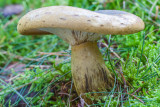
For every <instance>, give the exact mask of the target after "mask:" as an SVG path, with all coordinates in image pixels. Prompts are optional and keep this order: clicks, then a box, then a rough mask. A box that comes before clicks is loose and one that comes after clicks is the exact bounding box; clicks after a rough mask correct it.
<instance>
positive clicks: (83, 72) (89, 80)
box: [71, 42, 114, 98]
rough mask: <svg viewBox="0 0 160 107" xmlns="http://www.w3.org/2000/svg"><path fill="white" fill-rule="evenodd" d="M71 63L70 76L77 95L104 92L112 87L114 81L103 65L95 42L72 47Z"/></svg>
mask: <svg viewBox="0 0 160 107" xmlns="http://www.w3.org/2000/svg"><path fill="white" fill-rule="evenodd" d="M71 63H72V76H73V80H74V85H75V88H76V91H77V93H78V95H80V94H82V93H87V92H96V91H106V90H110V89H111V88H112V87H113V84H114V79H113V77H112V75H111V73H110V71H109V70H108V69H107V67H106V65H105V62H104V60H103V58H102V55H101V53H100V51H99V49H98V46H97V42H85V43H82V44H80V45H74V46H72V62H71ZM82 97H83V96H82ZM83 98H84V97H83Z"/></svg>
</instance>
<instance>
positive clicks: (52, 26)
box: [17, 6, 144, 102]
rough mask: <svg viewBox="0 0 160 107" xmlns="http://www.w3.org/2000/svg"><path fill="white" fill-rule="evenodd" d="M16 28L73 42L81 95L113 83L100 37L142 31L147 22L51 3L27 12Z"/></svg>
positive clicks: (122, 14) (116, 13) (75, 75)
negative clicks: (99, 47)
mask: <svg viewBox="0 0 160 107" xmlns="http://www.w3.org/2000/svg"><path fill="white" fill-rule="evenodd" d="M17 29H18V32H20V33H21V34H23V35H40V34H41V35H42V34H43V35H44V34H55V35H57V36H59V37H60V38H62V39H63V40H64V41H66V42H67V43H69V44H70V45H72V49H71V50H72V55H71V59H72V60H71V63H72V67H71V70H72V77H73V80H74V85H75V87H76V91H77V93H78V95H81V94H83V93H87V92H93V91H106V90H110V88H112V87H113V84H114V79H113V77H112V75H111V73H110V72H109V70H108V69H107V67H106V65H105V63H104V60H103V57H102V55H101V53H100V51H99V49H98V47H97V40H99V39H100V37H101V36H104V35H106V34H112V35H117V34H121V35H125V34H132V33H136V32H139V31H141V30H143V29H144V23H143V21H142V20H141V19H140V18H139V17H137V16H135V15H133V14H130V13H127V12H122V11H116V10H103V11H98V12H97V13H96V12H92V11H89V10H85V9H80V8H76V7H70V6H51V7H44V8H40V9H36V10H33V11H31V12H29V13H27V14H26V15H25V16H23V17H22V18H21V19H20V21H19V23H18V26H17ZM93 97H95V95H94V96H93ZM83 98H85V99H86V97H83ZM87 102H89V101H87Z"/></svg>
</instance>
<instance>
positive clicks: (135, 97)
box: [127, 93, 145, 104]
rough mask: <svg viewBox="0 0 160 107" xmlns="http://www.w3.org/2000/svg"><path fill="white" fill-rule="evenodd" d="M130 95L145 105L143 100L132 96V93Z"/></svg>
mask: <svg viewBox="0 0 160 107" xmlns="http://www.w3.org/2000/svg"><path fill="white" fill-rule="evenodd" d="M127 94H128V95H130V96H132V97H134V98H135V99H137V100H139V101H140V102H141V103H143V104H145V103H144V101H142V100H141V99H139V98H138V97H136V96H135V95H132V94H130V93H127Z"/></svg>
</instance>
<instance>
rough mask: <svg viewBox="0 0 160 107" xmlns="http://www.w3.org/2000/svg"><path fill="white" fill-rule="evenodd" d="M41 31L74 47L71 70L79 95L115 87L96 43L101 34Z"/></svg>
mask: <svg viewBox="0 0 160 107" xmlns="http://www.w3.org/2000/svg"><path fill="white" fill-rule="evenodd" d="M40 30H42V31H46V32H50V33H52V34H56V35H60V36H59V37H61V38H62V39H63V40H64V41H66V42H68V43H69V44H71V45H72V48H71V51H72V54H71V70H72V77H73V81H74V85H75V87H76V91H77V93H78V94H79V95H80V94H82V93H87V92H93V91H94V92H97V91H105V90H109V89H111V88H112V87H113V84H114V79H113V77H112V75H111V73H110V72H109V70H108V69H107V67H106V65H105V62H104V60H103V57H102V55H101V53H100V51H99V49H98V46H97V42H96V41H97V40H99V39H100V37H101V34H96V33H88V32H82V31H75V30H69V29H56V28H54V29H52V28H41V29H40ZM82 97H83V96H82Z"/></svg>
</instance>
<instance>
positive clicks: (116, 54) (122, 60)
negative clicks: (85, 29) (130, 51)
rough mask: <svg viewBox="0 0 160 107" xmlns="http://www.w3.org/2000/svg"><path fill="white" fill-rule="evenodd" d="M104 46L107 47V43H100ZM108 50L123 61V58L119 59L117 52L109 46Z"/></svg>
mask: <svg viewBox="0 0 160 107" xmlns="http://www.w3.org/2000/svg"><path fill="white" fill-rule="evenodd" d="M102 44H103V45H104V46H105V47H107V48H108V45H107V44H106V43H102ZM109 50H110V51H111V52H112V53H113V54H114V55H115V56H116V57H117V58H118V59H119V60H121V61H122V62H123V63H124V60H123V59H121V57H120V56H119V55H118V54H117V53H115V52H114V51H113V50H112V49H111V48H109Z"/></svg>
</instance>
